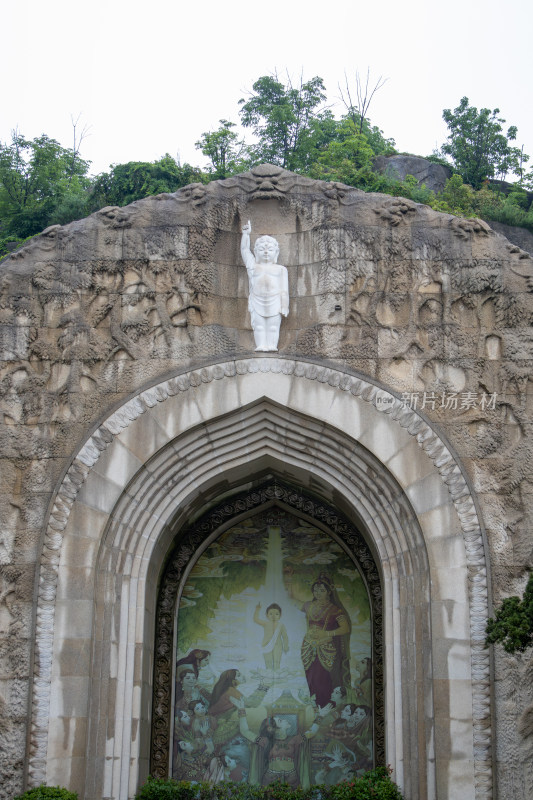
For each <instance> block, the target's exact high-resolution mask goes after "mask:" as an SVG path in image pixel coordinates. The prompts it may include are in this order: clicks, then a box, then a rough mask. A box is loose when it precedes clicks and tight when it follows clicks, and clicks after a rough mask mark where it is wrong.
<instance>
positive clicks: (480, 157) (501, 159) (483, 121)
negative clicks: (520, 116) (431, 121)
mask: <svg viewBox="0 0 533 800" xmlns="http://www.w3.org/2000/svg"><path fill="white" fill-rule="evenodd" d="M499 113H500V109H499V108H495V109H494V110H493V111H491V110H490V109H488V108H482V109H480V110H479V111H478V109H477V108H476V107H475V106H470V105H469V103H468V97H463V98H462V100H461V102H460V103H459V105H458V106H457V108H455V109H454V110H453V111H451V110H450V109H449V108H445V109H444V111H443V112H442V117H443V119H444V121H445V122H446V124H447V126H448V128H449V131H450V133H449V135H448V141H447V142H446V143H445V144H443V146H442V152H443V153H445V154H446V155H449V156H451V158H452V160H453V163H454V165H455V168H456V170H457V172H459V173H460V175H461V176H462V178H463V180H464V181H465V182H466V183H469V184H470V185H471V186H472V187H473V188H474V189H480V188H481V185H482V184H483V181H485V180H487V179H489V178H494V177H496V176H499V177H501V178H504V177H505V175H507V173H508V172H511V173H513V174H521V172H522V169H523V163H524V162H525V161H527V160H528V156H527V155H526V154H525V153H523V151H522V149H521V148H519V147H512V146H511V145H510V142H511V141H513V140H514V139H516V134H517V128H516V126H515V125H512V126H511V127H510V128H508V130H507V133H503V125H504V124H505V120H504V119H502V118H501V117H499V116H498V114H499Z"/></svg>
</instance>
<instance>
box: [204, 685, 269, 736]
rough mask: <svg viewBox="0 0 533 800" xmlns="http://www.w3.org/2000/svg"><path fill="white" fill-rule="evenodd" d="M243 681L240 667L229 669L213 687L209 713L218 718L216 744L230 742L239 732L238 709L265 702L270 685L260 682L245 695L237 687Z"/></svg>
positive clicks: (254, 706)
mask: <svg viewBox="0 0 533 800" xmlns="http://www.w3.org/2000/svg"><path fill="white" fill-rule="evenodd" d="M241 683H243V676H242V675H241V673H240V672H239V670H238V669H227V670H224V672H222V673H221V675H220V678H219V679H218V681H217V682H216V684H215V686H214V688H213V694H212V695H211V702H210V704H209V714H210V716H211V717H213V718H214V719H215V720H216V728H217V729H216V732H215V735H214V741H215V744H222V743H226V742H229V740H230V739H232V738H233V737H234V736H235V735H236V734H238V732H239V719H238V714H237V709H239V708H241V707H242V708H244V707H245V706H246V707H247V708H257V706H259V705H261V703H262V702H263V700H264V698H265V695H266V693H267V692H268V690H269V688H270V687H269V686H265V685H264V684H262V683H261V684H260V685H259V686H258V687H257V689H256V690H255V691H254V692H252V694H251V695H250V696H249V697H244V695H243V694H242V692H241V691H240V690H239V689H238V688H237V687H238V686H239V684H241Z"/></svg>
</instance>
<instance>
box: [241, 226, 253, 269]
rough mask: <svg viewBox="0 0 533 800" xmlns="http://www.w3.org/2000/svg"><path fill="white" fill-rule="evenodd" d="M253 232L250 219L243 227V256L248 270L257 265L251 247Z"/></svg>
mask: <svg viewBox="0 0 533 800" xmlns="http://www.w3.org/2000/svg"><path fill="white" fill-rule="evenodd" d="M251 232H252V224H251V222H250V220H248V222H247V223H246V225H243V227H242V236H241V256H242V260H243V261H244V264H245V266H246V269H247V270H253V268H254V265H255V258H254V254H253V253H252V251H251V249H250V234H251Z"/></svg>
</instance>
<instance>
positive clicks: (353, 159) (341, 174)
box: [310, 119, 375, 186]
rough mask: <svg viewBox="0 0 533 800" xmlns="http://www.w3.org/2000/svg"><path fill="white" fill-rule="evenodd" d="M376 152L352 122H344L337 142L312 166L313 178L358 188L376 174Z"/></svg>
mask: <svg viewBox="0 0 533 800" xmlns="http://www.w3.org/2000/svg"><path fill="white" fill-rule="evenodd" d="M374 155H375V152H374V150H373V149H372V146H371V145H370V143H369V141H368V139H367V137H366V135H365V134H364V133H360V132H359V128H358V127H356V126H355V124H354V122H353V121H352V120H351V119H344V120H343V121H342V122H341V123H340V124H339V125H338V128H337V132H336V138H335V139H334V140H333V141H331V142H329V144H328V145H327V147H326V148H325V149H324V150H323V151H322V152H321V153H320V154H319V155H318V159H317V161H316V162H315V163H314V164H312V165H311V169H310V174H311V176H312V177H313V178H319V179H321V180H330V181H331V180H333V181H339V182H340V183H346V184H347V185H348V186H358V185H359V184H360V183H364V182H365V175H366V173H368V172H371V170H372V160H373V158H374Z"/></svg>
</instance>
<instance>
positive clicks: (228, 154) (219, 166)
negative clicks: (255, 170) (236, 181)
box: [195, 119, 249, 180]
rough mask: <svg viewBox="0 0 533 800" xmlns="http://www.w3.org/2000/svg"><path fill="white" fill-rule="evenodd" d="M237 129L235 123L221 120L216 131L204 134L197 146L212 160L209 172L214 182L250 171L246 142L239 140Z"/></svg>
mask: <svg viewBox="0 0 533 800" xmlns="http://www.w3.org/2000/svg"><path fill="white" fill-rule="evenodd" d="M235 127H236V125H235V123H234V122H230V121H229V120H227V119H221V120H220V127H219V128H217V130H216V131H208V132H207V133H202V136H201V138H200V139H199V140H198V141H197V142H196V144H195V147H196V148H197V149H198V150H201V151H202V153H203V154H204V156H206V157H207V158H208V159H209V160H210V162H211V164H210V166H209V168H208V172H209V177H210V178H212V179H214V180H220V179H222V178H228V177H230V176H231V175H236V174H237V173H238V172H244V171H245V170H246V169H248V166H249V161H248V160H247V148H246V146H245V144H244V140H242V139H240V140H239V135H238V134H237V132H236V131H234V130H233V129H234V128H235Z"/></svg>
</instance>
